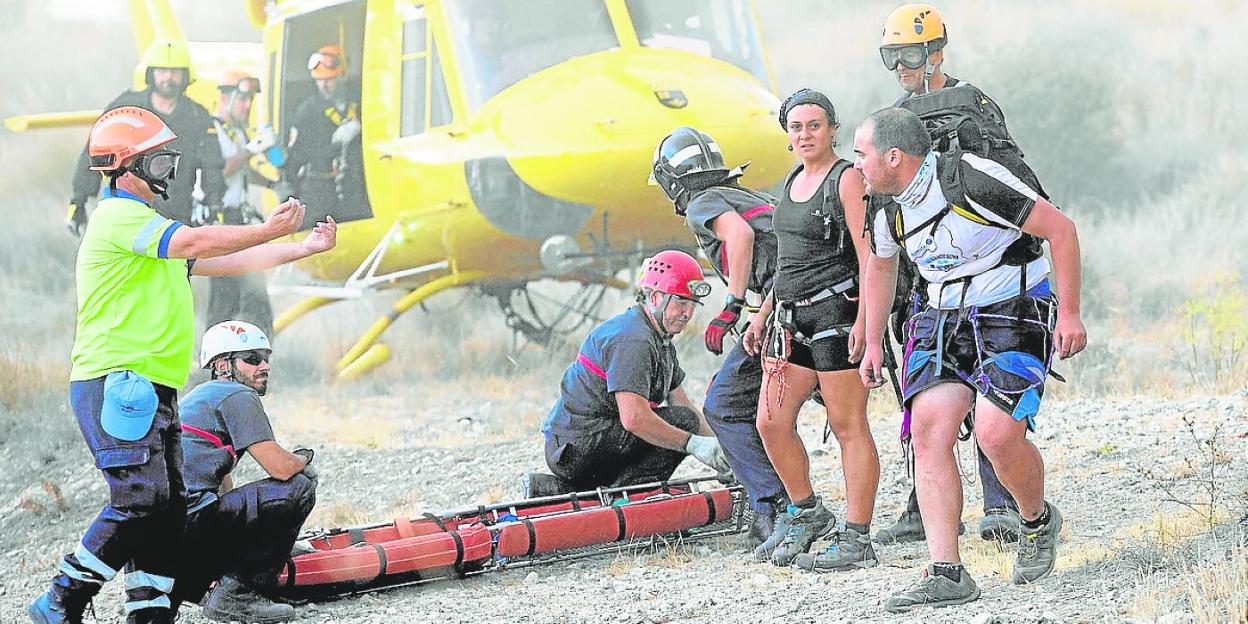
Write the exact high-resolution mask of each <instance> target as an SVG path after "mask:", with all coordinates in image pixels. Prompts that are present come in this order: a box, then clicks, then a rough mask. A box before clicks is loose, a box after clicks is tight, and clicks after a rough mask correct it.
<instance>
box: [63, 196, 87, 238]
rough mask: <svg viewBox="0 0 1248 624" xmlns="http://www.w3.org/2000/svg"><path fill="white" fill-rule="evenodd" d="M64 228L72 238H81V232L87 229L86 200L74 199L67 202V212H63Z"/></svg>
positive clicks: (81, 198) (83, 198) (82, 198)
mask: <svg viewBox="0 0 1248 624" xmlns="http://www.w3.org/2000/svg"><path fill="white" fill-rule="evenodd" d="M65 228H66V229H68V230H69V233H70V234H72V235H73V236H75V237H78V238H82V231H83V230H85V229H87V198H85V197H75V198H73V199H70V200H69V210H68V211H66V212H65Z"/></svg>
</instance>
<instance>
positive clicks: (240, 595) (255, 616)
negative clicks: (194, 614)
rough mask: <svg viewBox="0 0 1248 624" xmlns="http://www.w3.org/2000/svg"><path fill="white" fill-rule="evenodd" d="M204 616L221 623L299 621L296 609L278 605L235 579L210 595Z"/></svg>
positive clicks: (228, 579) (221, 583)
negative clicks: (296, 619) (296, 616)
mask: <svg viewBox="0 0 1248 624" xmlns="http://www.w3.org/2000/svg"><path fill="white" fill-rule="evenodd" d="M204 617H207V618H209V619H212V620H216V621H218V622H245V623H247V624H268V623H270V622H289V621H291V620H293V619H295V608H294V607H292V606H290V605H288V604H286V603H283V602H274V601H272V600H270V599H269V598H266V597H264V596H261V595H260V594H258V593H256V592H255V591H254V590H252V589H251V588H249V587H247V586H246V585H243V584H242V583H241V582H239V581H238V579H236V578H234V577H232V576H225V577H222V578H221V580H220V581H218V582H217V586H216V587H214V588H212V593H211V594H208V600H207V601H206V602H205V603H204Z"/></svg>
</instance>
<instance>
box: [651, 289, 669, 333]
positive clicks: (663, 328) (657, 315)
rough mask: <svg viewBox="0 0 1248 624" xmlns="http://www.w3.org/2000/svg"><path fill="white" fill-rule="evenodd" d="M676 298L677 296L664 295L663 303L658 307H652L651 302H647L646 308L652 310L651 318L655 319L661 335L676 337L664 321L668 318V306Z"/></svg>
mask: <svg viewBox="0 0 1248 624" xmlns="http://www.w3.org/2000/svg"><path fill="white" fill-rule="evenodd" d="M674 296H675V295H670V294H667V293H664V294H663V303H662V304H661V305H659V306H657V307H656V306H652V305H650V302H649V301H648V300H647V301H646V306H647V307H649V308H650V316H653V317H654V324H655V326H656V327H657V328H658V330H659V333H661V334H663V335H664V336H668V337H671V336H675V335H676V334H675V333H674V332H672V331H671V330H670V329H668V328H667V323H666V321H665V320H664V319H666V317H667V306H668V304H670V303H671V302H672V297H674Z"/></svg>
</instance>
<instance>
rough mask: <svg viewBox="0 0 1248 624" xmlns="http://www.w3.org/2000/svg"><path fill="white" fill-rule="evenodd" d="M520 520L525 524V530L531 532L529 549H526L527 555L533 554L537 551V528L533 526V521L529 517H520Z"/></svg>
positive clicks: (525, 554)
mask: <svg viewBox="0 0 1248 624" xmlns="http://www.w3.org/2000/svg"><path fill="white" fill-rule="evenodd" d="M520 522H521V523H522V524H524V528H525V530H527V531H528V532H529V549H528V550H526V551H525V553H524V556H525V557H531V556H533V553H535V552H537V530H535V529H534V528H533V521H532V520H529V519H528V518H520Z"/></svg>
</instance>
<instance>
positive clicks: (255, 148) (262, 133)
mask: <svg viewBox="0 0 1248 624" xmlns="http://www.w3.org/2000/svg"><path fill="white" fill-rule="evenodd" d="M276 144H277V136H276V135H274V134H273V126H264V127H262V128H260V129H259V130H257V131H256V136H254V137H251V140H250V141H248V142H247V145H246V149H247V152H248V153H250V154H253V155H255V154H262V153H264V151H265V150H267V149H269V148H270V147H273V146H274V145H276Z"/></svg>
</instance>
